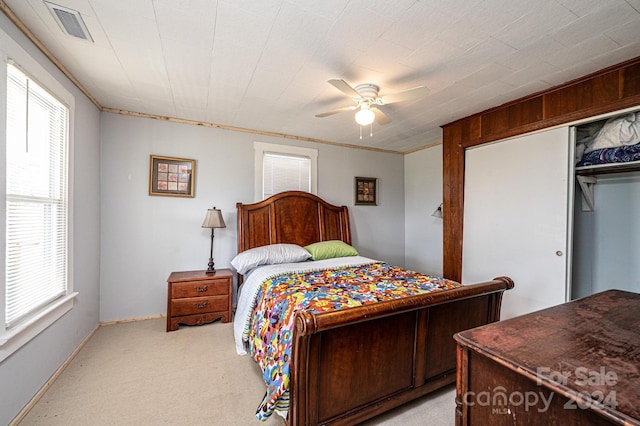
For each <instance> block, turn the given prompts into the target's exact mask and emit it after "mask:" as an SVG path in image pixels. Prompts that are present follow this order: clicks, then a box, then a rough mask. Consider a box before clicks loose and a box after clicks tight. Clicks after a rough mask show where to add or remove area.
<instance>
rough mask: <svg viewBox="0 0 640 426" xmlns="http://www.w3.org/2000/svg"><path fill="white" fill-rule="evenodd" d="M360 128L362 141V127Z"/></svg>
mask: <svg viewBox="0 0 640 426" xmlns="http://www.w3.org/2000/svg"><path fill="white" fill-rule="evenodd" d="M358 127H360V139H362V126H358Z"/></svg>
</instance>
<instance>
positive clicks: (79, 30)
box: [45, 1, 93, 42]
mask: <svg viewBox="0 0 640 426" xmlns="http://www.w3.org/2000/svg"><path fill="white" fill-rule="evenodd" d="M45 4H46V5H47V7H48V8H49V10H50V11H51V14H52V15H53V18H54V19H55V20H56V22H57V23H58V25H60V28H62V31H64V32H65V33H67V34H69V35H70V36H74V37H78V38H81V39H82V40H87V41H90V42H93V39H92V38H91V34H89V30H88V29H87V26H86V25H85V24H84V21H83V20H82V16H80V12H78V11H77V10H73V9H69V8H68V7H63V6H59V5H57V4H53V3H49V2H48V1H45Z"/></svg>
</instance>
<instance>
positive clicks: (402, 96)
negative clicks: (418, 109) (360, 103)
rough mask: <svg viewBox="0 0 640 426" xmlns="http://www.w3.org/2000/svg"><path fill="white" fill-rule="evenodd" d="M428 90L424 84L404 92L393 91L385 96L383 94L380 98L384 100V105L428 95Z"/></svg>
mask: <svg viewBox="0 0 640 426" xmlns="http://www.w3.org/2000/svg"><path fill="white" fill-rule="evenodd" d="M427 92H429V89H427V88H426V87H424V86H419V87H414V88H413V89H409V90H405V91H402V92H398V93H391V94H390V95H384V96H381V97H380V98H379V99H380V101H381V102H382V105H389V104H393V103H395V102H402V101H410V100H413V99H418V98H422V97H424V96H427Z"/></svg>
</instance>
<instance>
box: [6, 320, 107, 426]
mask: <svg viewBox="0 0 640 426" xmlns="http://www.w3.org/2000/svg"><path fill="white" fill-rule="evenodd" d="M100 327H101V324H98V325H96V326H95V328H94V329H93V330H91V333H89V334H88V335H87V337H85V338H84V339H83V340H82V342H80V344H79V345H78V347H77V348H76V349H75V350H74V351H73V353H71V355H69V356H68V357H67V359H66V360H65V361H64V362H63V363H62V365H61V366H60V367H58V369H57V370H56V372H55V373H53V375H52V376H51V377H49V380H47V382H46V383H45V384H44V385H43V386H42V387H41V388H40V390H39V391H38V392H37V393H36V394H35V395H34V396H33V398H31V400H30V401H29V402H28V403H27V405H25V406H24V407H23V408H22V410H20V412H19V413H18V415H17V416H16V417H15V418H14V419H13V420H11V423H9V426H17V425H18V424H19V423H20V422H21V421H22V420H23V419H24V418H25V417H26V415H27V414H28V413H29V411H31V409H32V408H33V406H34V405H36V403H37V402H38V401H39V400H40V398H42V396H43V395H44V394H45V393H46V392H47V391H48V390H49V388H50V387H51V385H53V383H54V382H55V381H56V380H57V379H58V377H60V375H61V374H62V372H63V371H64V370H65V369H66V368H67V366H69V364H70V363H71V361H73V359H74V358H75V357H76V355H78V353H79V352H80V351H81V350H82V348H84V346H85V345H86V344H87V342H88V341H89V339H91V338H92V337H93V335H94V334H95V333H96V331H98V329H99V328H100Z"/></svg>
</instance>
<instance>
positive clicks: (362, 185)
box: [355, 177, 378, 206]
mask: <svg viewBox="0 0 640 426" xmlns="http://www.w3.org/2000/svg"><path fill="white" fill-rule="evenodd" d="M355 193H356V205H361V206H377V205H378V178H369V177H356V188H355Z"/></svg>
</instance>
